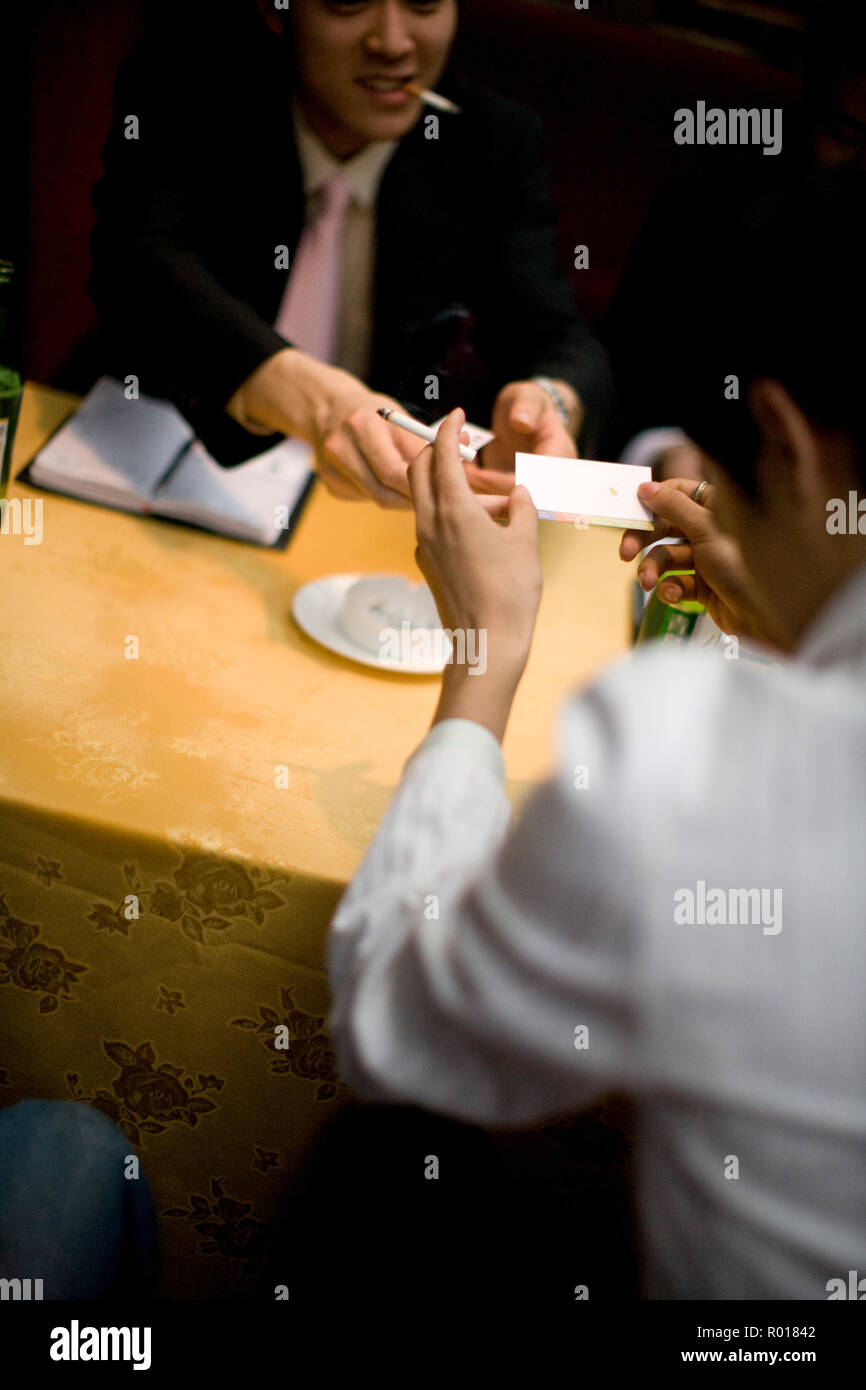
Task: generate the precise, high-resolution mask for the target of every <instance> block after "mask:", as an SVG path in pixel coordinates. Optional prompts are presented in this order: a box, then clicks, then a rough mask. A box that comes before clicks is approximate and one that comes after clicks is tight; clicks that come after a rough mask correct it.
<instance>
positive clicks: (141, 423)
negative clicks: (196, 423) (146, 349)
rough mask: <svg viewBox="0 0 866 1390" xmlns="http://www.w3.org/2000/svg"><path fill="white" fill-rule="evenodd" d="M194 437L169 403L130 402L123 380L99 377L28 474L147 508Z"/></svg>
mask: <svg viewBox="0 0 866 1390" xmlns="http://www.w3.org/2000/svg"><path fill="white" fill-rule="evenodd" d="M192 437H193V432H192V430H191V428H190V426H189V425H188V424H187V422H186V420H184V418H183V416H182V415H181V414H180V413H179V412H178V411H177V410H175V408H174V406H173V405H169V404H168V402H167V401H159V400H155V399H153V398H152V397H148V396H142V397H141V398H140V399H139V400H131V401H130V400H127V399H126V396H125V394H124V388H123V387H122V386H121V384H120V382H118V381H115V380H114V379H113V378H112V377H100V379H99V381H97V383H96V385H95V386H94V387H93V389H92V390H91V391H90V392H89V394H88V395H87V396H86V398H85V400H84V401H83V402H82V404H81V406H80V407H79V409H78V410H77V411H76V413H75V414H74V415H73V416H71V418H70V419H69V420H67V421H66V423H65V424H63V425H61V427H60V429H59V430H58V431H57V433H56V434H55V435H54V436H53V438H51V439H50V440H49V441H48V443H47V444H46V445H45V448H44V449H42V450H41V451H40V452H39V454H38V455H37V456H36V458H35V459H34V461H33V464H32V465H31V469H30V476H31V478H32V480H33V482H34V483H35V484H36V485H37V487H38V486H40V485H42V484H44V485H45V486H46V487H49V488H53V489H56V490H57V491H58V492H69V493H71V494H72V495H73V496H76V497H83V498H87V499H88V500H89V501H95V502H106V503H110V504H111V505H113V506H121V507H123V506H125V507H126V508H127V509H128V510H132V511H143V510H145V509H146V507H147V503H148V499H149V498H150V496H151V494H152V493H153V491H154V488H155V487H156V485H157V483H158V482H159V479H160V478H161V477H162V476H163V474H164V473H165V472H166V470H167V469H168V468H169V467H170V465H171V462H172V460H173V459H174V458H176V457H177V455H178V453H179V452H180V450H181V449H182V448H183V447H184V446H185V445H186V444H187V443H188V442H189V440H191V439H192Z"/></svg>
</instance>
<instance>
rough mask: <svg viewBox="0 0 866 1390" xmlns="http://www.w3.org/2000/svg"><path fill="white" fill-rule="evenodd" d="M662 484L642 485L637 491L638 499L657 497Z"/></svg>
mask: <svg viewBox="0 0 866 1390" xmlns="http://www.w3.org/2000/svg"><path fill="white" fill-rule="evenodd" d="M660 487H661V483H641V485H640V487H639V488H638V490H637V495H638V497H655V495H656V493H657V492H658V490H659V488H660Z"/></svg>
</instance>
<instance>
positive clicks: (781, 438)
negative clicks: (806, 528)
mask: <svg viewBox="0 0 866 1390" xmlns="http://www.w3.org/2000/svg"><path fill="white" fill-rule="evenodd" d="M748 404H749V410H750V411H751V414H752V418H753V419H754V421H755V424H756V425H757V427H758V429H759V430H760V432H761V440H762V447H761V450H760V453H759V456H758V460H757V468H758V473H759V475H760V474H762V473H765V474H766V475H767V476H765V477H764V476H759V477H758V479H757V481H758V486H759V488H760V490H761V493H762V494H763V495H764V496H769V495H770V494H771V493H772V491H773V490H774V488H776V487H778V486H779V485H780V484H781V485H782V486H783V487H784V488H785V490H786V492H787V493H788V494H789V496H790V495H792V494H793V495H794V496H795V497H796V498H797V500H798V501H800V502H803V503H805V502H807V501H808V500H810V498H811V497H812V495H813V494H814V493H815V492H816V491H818V490H820V489H821V483H820V481H819V478H820V472H821V450H820V446H819V441H818V438H817V435H816V434H815V431H814V429H813V427H812V425H811V423H810V421H809V420H808V418H807V417H806V416H805V415H804V414H803V412H802V410H801V409H800V407H799V406H798V404H797V402H796V401H795V400H794V398H793V396H791V395H790V394H789V393H788V391H786V389H785V387H784V386H783V385H782V384H781V382H778V381H773V380H770V379H769V378H767V377H762V378H761V379H759V380H757V381H754V382H753V383H752V385H751V386H750V387H749V393H748ZM779 465H781V467H780V466H779Z"/></svg>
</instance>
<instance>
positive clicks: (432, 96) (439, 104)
mask: <svg viewBox="0 0 866 1390" xmlns="http://www.w3.org/2000/svg"><path fill="white" fill-rule="evenodd" d="M403 90H404V92H411V93H412V95H413V97H420V98H421V100H422V101H425V102H426V103H427V105H428V106H435V107H436V110H437V111H448V112H450V114H451V115H452V116H462V115H463V108H462V107H461V106H458V105H457V103H456V102H454V101H449V100H448V98H447V97H440V95H439V93H438V92H431V91H429V90H428V89H427V88H426V87H417V86H416V85H415V83H414V82H404V83H403Z"/></svg>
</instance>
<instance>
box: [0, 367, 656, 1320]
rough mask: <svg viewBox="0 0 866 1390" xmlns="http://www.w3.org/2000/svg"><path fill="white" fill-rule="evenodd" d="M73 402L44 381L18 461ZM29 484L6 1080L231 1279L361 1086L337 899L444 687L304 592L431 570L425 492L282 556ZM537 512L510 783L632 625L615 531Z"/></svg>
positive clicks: (6, 791)
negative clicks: (316, 1139) (302, 600)
mask: <svg viewBox="0 0 866 1390" xmlns="http://www.w3.org/2000/svg"><path fill="white" fill-rule="evenodd" d="M75 404H76V400H75V398H74V397H71V396H67V395H64V394H61V393H59V392H57V391H53V390H49V389H47V388H44V387H34V386H32V385H30V386H28V387H27V390H26V392H25V397H24V402H23V407H22V413H21V420H20V425H19V434H18V440H17V447H16V458H15V462H14V465H13V473H17V471H18V470H19V469H20V468H21V467H22V466H23V464H24V463H25V461H27V460H29V459H30V458H31V457H32V456H33V454H34V453H35V452H36V450H37V449H38V447H39V446H40V444H41V442H42V441H43V440H44V439H45V438H46V437H47V435H48V434H49V432H50V431H51V430H53V429H54V428H56V426H57V425H58V424H59V423H60V421H61V419H62V418H63V417H64V416H66V415H67V414H68V413H69V412H70V411H71V410H72V409H73V408H74V407H75ZM24 496H32V497H41V498H42V501H43V540H42V543H41V544H40V545H27V544H25V537H24V536H23V535H16V534H12V533H10V534H4V535H0V575H2V584H0V595H2V602H0V651H2V658H0V693H2V710H3V733H2V737H0V1104H11V1103H13V1102H14V1101H16V1100H19V1099H22V1098H24V1097H28V1096H34V1097H45V1098H54V1099H61V1098H66V1099H69V1098H71V1097H77V1098H80V1099H82V1100H86V1101H88V1102H90V1103H91V1104H95V1105H97V1106H99V1107H100V1108H101V1109H104V1110H105V1111H107V1112H108V1113H109V1114H110V1115H111V1116H112V1117H113V1118H114V1119H116V1120H117V1122H118V1123H119V1124H120V1125H121V1127H122V1128H123V1129H124V1130H125V1132H126V1133H127V1134H128V1135H129V1137H130V1139H131V1140H132V1141H133V1142H134V1143H135V1144H136V1145H138V1146H139V1148H140V1151H141V1153H142V1155H143V1159H144V1164H145V1168H146V1170H147V1173H148V1176H149V1178H150V1181H151V1186H152V1188H153V1192H154V1198H155V1202H156V1207H157V1211H158V1213H159V1214H160V1217H161V1223H162V1235H163V1246H164V1253H165V1262H166V1268H165V1274H166V1289H167V1292H168V1293H169V1294H170V1295H172V1294H173V1295H175V1296H184V1295H189V1294H190V1292H191V1291H193V1290H194V1291H195V1292H196V1294H197V1295H198V1296H220V1295H226V1294H232V1293H235V1292H240V1291H242V1290H243V1289H244V1287H245V1284H246V1285H248V1284H249V1278H250V1276H251V1275H252V1274H254V1273H255V1272H256V1268H257V1253H258V1250H259V1240H260V1237H261V1235H262V1232H263V1227H260V1226H259V1224H258V1223H267V1222H269V1221H270V1220H271V1219H272V1218H273V1217H274V1215H275V1214H276V1210H277V1207H278V1204H279V1199H280V1194H281V1192H282V1191H283V1189H284V1186H285V1181H286V1178H287V1177H288V1176H290V1175H291V1173H292V1171H293V1169H294V1168H295V1167H296V1165H297V1163H298V1161H299V1158H300V1156H301V1154H302V1153H303V1150H304V1147H305V1145H306V1144H307V1143H308V1142H309V1140H310V1138H311V1137H312V1135H313V1133H314V1132H315V1129H316V1127H317V1125H318V1124H320V1123H321V1120H322V1117H323V1116H324V1115H326V1114H327V1113H329V1112H331V1111H332V1110H333V1107H334V1105H335V1104H339V1101H340V1098H341V1095H344V1094H346V1092H345V1089H344V1088H343V1087H342V1086H341V1085H340V1083H339V1081H338V1078H337V1076H336V1073H335V1069H334V1063H333V1055H332V1053H331V1050H330V1047H329V1043H328V1039H327V1036H326V1034H325V1032H324V1029H323V1022H324V1018H325V1016H326V1014H327V1009H328V994H327V984H326V979H325V973H324V941H325V936H326V931H327V925H328V921H329V919H330V916H331V914H332V911H333V909H334V906H335V904H336V902H337V900H338V898H339V895H340V892H341V890H342V888H343V887H344V885H345V884H346V882H347V881H348V879H349V878H350V877H351V875H352V873H353V871H354V869H355V867H356V865H357V863H358V861H359V858H360V856H361V854H362V853H363V851H364V849H365V847H366V845H367V844H368V842H369V840H370V838H371V836H372V835H373V832H374V830H375V828H376V825H377V823H378V821H379V819H380V817H381V815H382V813H383V811H384V809H385V807H386V805H387V803H388V800H389V798H390V796H391V793H392V791H393V788H394V786H395V784H396V782H397V781H398V779H399V776H400V771H401V768H402V766H403V763H404V762H405V760H406V758H407V757H408V756H409V754H410V753H411V752H412V750H413V749H414V748H415V746H416V745H417V744H418V742H419V741H420V739H421V738H422V737H423V735H424V733H425V732H426V730H427V728H428V726H429V721H430V717H431V714H432V711H433V707H434V705H435V701H436V694H437V689H438V683H437V680H436V679H435V678H418V677H409V676H393V675H386V674H381V673H379V672H375V671H372V670H369V669H365V668H362V667H360V666H355V665H353V664H352V663H351V662H349V661H346V660H344V659H342V658H341V657H338V656H335V655H332V654H331V653H330V652H328V651H326V650H325V649H323V648H321V647H319V646H317V645H316V643H314V642H312V641H310V640H309V639H308V638H307V637H306V636H304V634H303V633H301V632H300V631H299V630H298V629H297V628H296V627H295V625H294V623H293V620H292V617H291V600H292V596H293V594H294V593H295V591H296V589H297V588H298V587H299V586H300V585H302V584H304V583H306V582H307V581H308V580H310V579H312V578H315V577H316V576H319V575H324V574H328V573H333V572H338V571H361V572H365V571H366V572H373V571H378V570H389V571H394V572H397V573H402V574H408V575H412V576H414V577H416V578H417V577H418V575H417V570H416V568H415V565H414V560H413V550H414V544H415V542H414V534H413V525H412V517H411V516H410V515H409V514H393V513H389V512H383V511H379V510H378V509H376V508H374V507H373V506H371V505H367V504H358V505H355V504H352V503H347V502H339V501H336V500H334V499H333V498H331V497H330V496H329V495H328V494H327V493H326V492H325V490H324V488H322V487H321V485H317V487H316V489H315V491H314V494H313V497H312V499H311V501H310V502H309V504H308V506H307V509H306V511H305V513H304V516H303V518H302V520H301V523H300V525H299V528H298V530H297V532H296V534H295V535H294V536H293V538H292V539H291V541H290V542H289V546H288V548H287V550H285V551H284V552H272V551H262V550H259V549H257V548H254V547H252V546H245V545H242V544H239V543H237V542H234V541H229V540H224V539H222V538H218V537H214V536H210V535H207V534H205V533H203V532H197V531H193V530H190V529H187V528H184V527H180V526H174V525H171V524H170V523H162V522H158V521H154V520H150V519H148V520H145V519H141V518H138V517H130V516H126V515H123V514H121V513H118V512H113V511H108V510H105V509H103V508H100V507H95V506H89V505H87V504H84V503H79V502H74V501H70V500H66V499H63V498H59V497H56V496H52V495H49V494H47V493H37V492H34V491H29V490H26V489H25V488H24V487H23V486H22V485H19V484H18V483H14V484H13V485H12V487H11V489H10V497H24ZM541 529H542V554H543V561H544V571H545V593H544V598H543V601H542V608H541V613H540V617H539V622H538V630H537V635H536V640H535V644H534V647H533V651H532V656H531V659H530V662H529V666H528V669H527V672H526V676H525V679H524V681H523V683H522V685H521V688H520V691H519V693H518V696H517V700H516V702H515V707H514V713H513V716H512V720H511V724H510V727H509V731H508V735H507V738H506V742H505V755H506V760H507V763H508V767H509V772H510V776H511V779H512V780H511V783H510V791H511V793H512V795H513V796H514V797H515V798H519V797H520V796H521V795H522V794H523V793H524V791H525V790H526V788H527V787H528V786H530V785H531V784H532V783H534V782H535V781H537V780H538V778H539V777H540V776H542V775H543V774H544V772H545V770H546V768H547V765H548V760H549V755H550V750H551V748H552V726H553V719H554V714H555V710H556V706H557V704H558V702H559V701H560V699H561V698H562V696H563V695H564V694H565V692H566V691H567V690H568V689H569V688H570V687H572V686H573V685H574V684H576V683H580V682H582V681H584V680H585V679H586V678H588V677H589V676H591V675H592V674H593V673H594V672H596V671H597V670H599V669H600V668H601V667H602V666H604V665H605V664H606V663H607V662H608V661H609V660H610V659H611V658H613V657H614V656H615V655H617V654H618V653H619V652H621V651H622V650H623V649H624V647H625V643H626V636H627V618H626V615H627V593H628V583H629V573H628V570H627V568H626V566H624V565H622V564H621V563H620V562H619V560H618V559H617V558H616V546H617V540H618V533H616V532H613V531H604V530H600V529H592V530H589V531H578V530H575V529H574V528H572V527H570V526H566V525H562V524H559V523H545V524H543V525H542V528H541ZM130 638H136V639H137V645H138V657H137V659H129V657H128V655H127V653H129V652H131V651H133V650H134V644H133V643H132V642H130V640H129V639H130ZM279 766H285V767H286V768H287V769H288V786H287V787H282V786H278V785H277V783H278V781H280V780H285V779H279V778H277V776H276V775H275V769H276V768H278V767H279ZM136 911H137V913H138V915H137V916H136ZM282 1022H285V1023H286V1024H287V1025H288V1028H289V1036H290V1039H291V1042H290V1046H289V1048H288V1050H287V1051H278V1050H276V1049H275V1047H274V1036H275V1034H274V1028H275V1025H276V1024H279V1023H282ZM166 1213H169V1214H168V1215H166ZM199 1227H202V1228H204V1229H203V1230H199V1229H197V1228H199Z"/></svg>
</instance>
